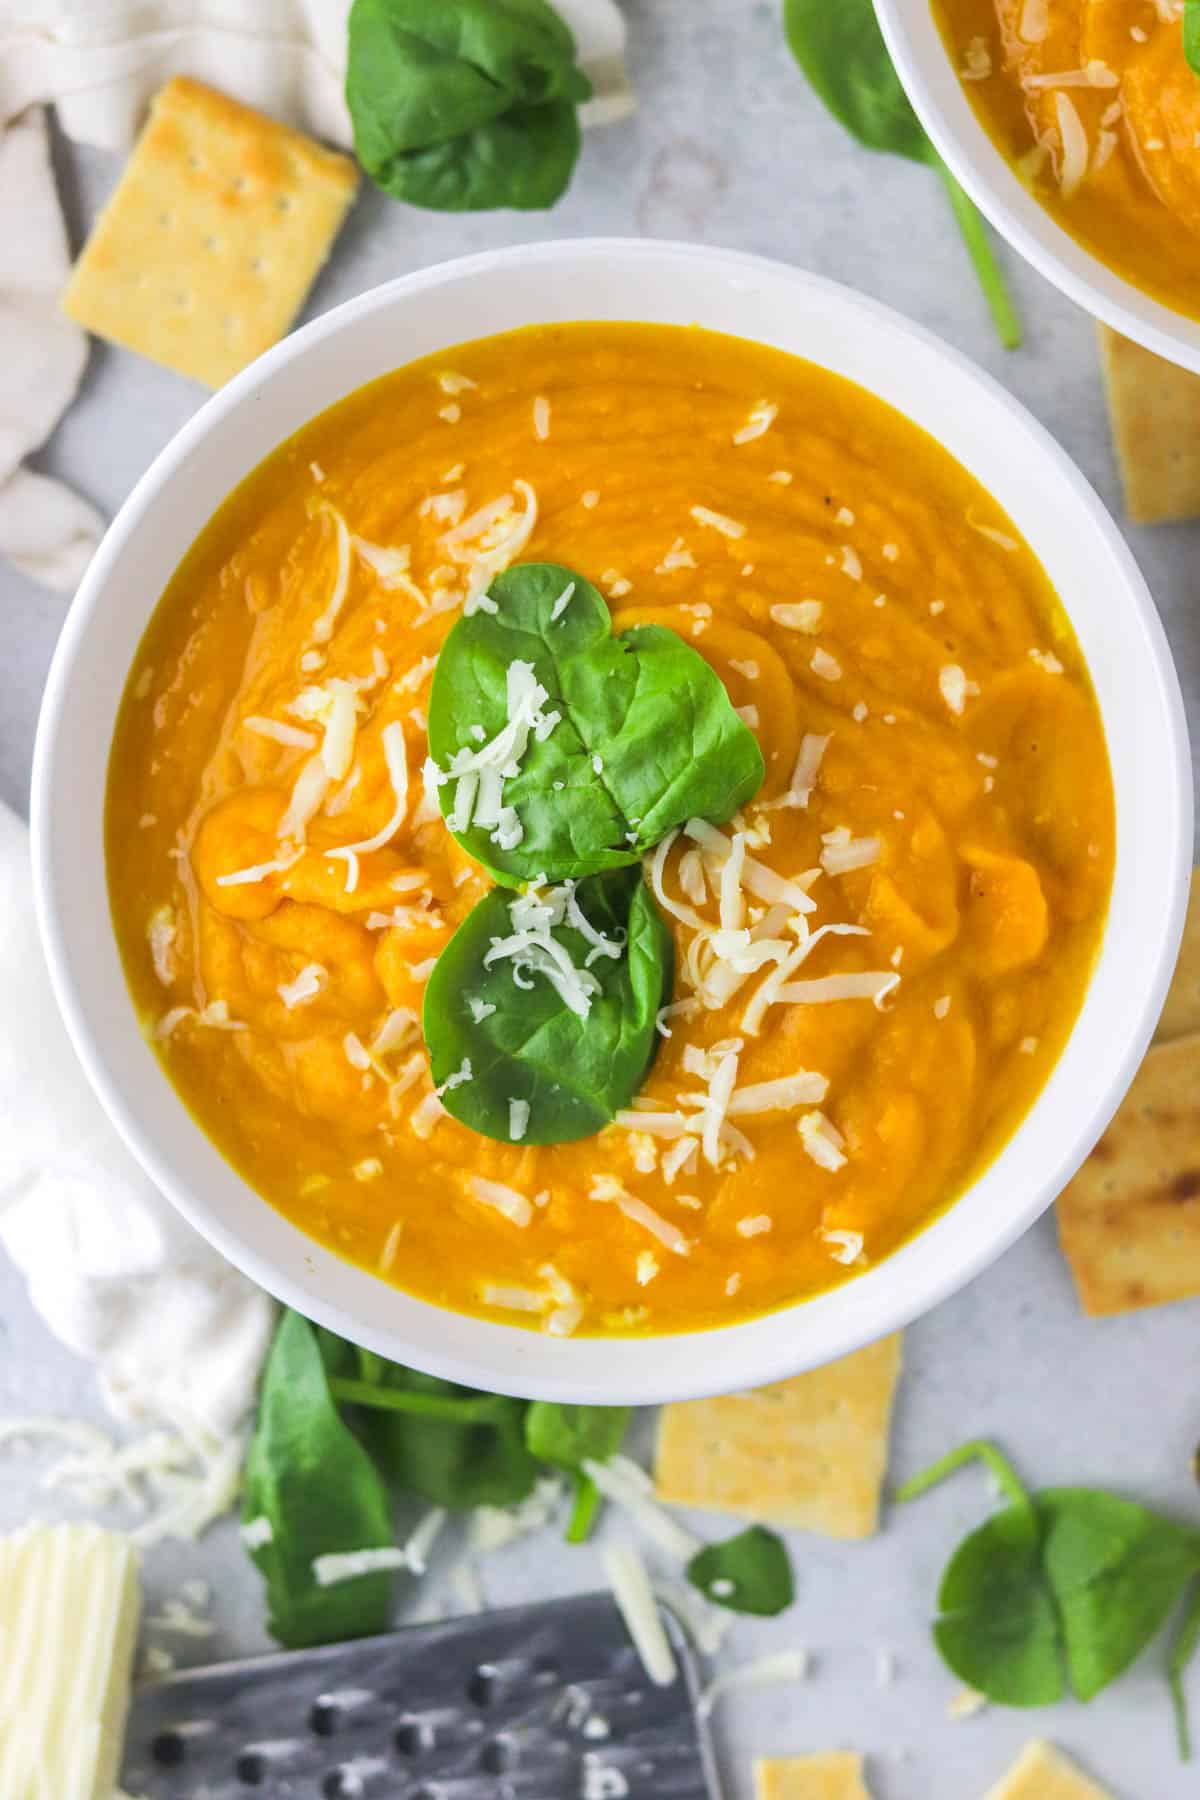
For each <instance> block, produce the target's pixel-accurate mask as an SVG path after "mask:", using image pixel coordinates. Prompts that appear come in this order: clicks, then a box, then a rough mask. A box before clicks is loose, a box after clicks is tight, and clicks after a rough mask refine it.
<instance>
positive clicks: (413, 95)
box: [346, 0, 591, 212]
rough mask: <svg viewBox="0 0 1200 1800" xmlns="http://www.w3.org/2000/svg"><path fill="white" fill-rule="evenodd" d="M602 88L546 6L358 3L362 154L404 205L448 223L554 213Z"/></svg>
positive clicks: (482, 0) (355, 68)
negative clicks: (491, 210)
mask: <svg viewBox="0 0 1200 1800" xmlns="http://www.w3.org/2000/svg"><path fill="white" fill-rule="evenodd" d="M590 93H591V84H590V83H589V81H588V79H587V77H586V76H585V75H584V74H582V73H581V71H580V70H579V69H578V68H577V67H576V63H575V42H574V39H573V38H572V36H571V33H570V31H569V29H568V28H567V26H566V24H565V23H564V21H563V20H562V19H561V18H560V16H559V15H558V13H557V12H556V11H555V10H554V8H553V7H552V6H550V5H549V4H547V0H354V4H353V6H352V7H351V9H350V23H349V46H348V62H347V72H346V101H347V104H348V106H349V108H350V117H351V120H352V122H353V126H354V148H355V151H356V153H357V156H358V159H359V161H360V162H361V163H362V165H363V168H364V169H365V170H366V171H367V174H368V175H369V176H370V177H371V179H372V180H373V181H374V182H376V183H377V185H378V186H379V187H381V188H383V189H384V190H385V191H386V192H387V193H389V194H392V195H394V197H395V198H396V199H398V200H407V201H409V202H410V203H411V204H412V205H414V206H428V207H433V208H435V209H436V210H438V211H440V212H465V211H476V210H479V209H482V208H488V207H499V206H513V207H519V208H522V209H529V208H538V207H548V206H553V204H554V202H555V201H556V200H557V199H558V198H559V196H560V195H561V194H562V193H563V192H564V191H565V189H566V187H567V185H568V183H569V182H570V179H571V175H572V172H573V170H574V168H575V163H576V161H577V159H578V156H579V120H578V116H577V113H576V107H577V105H578V103H579V102H580V101H582V100H586V99H587V98H588V95H589V94H590Z"/></svg>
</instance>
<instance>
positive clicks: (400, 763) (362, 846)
mask: <svg viewBox="0 0 1200 1800" xmlns="http://www.w3.org/2000/svg"><path fill="white" fill-rule="evenodd" d="M380 743H381V744H382V746H383V759H384V762H385V764H386V765H387V772H388V780H389V782H390V783H391V787H392V810H391V812H390V814H389V815H388V819H387V823H386V824H384V825H382V826H381V827H380V829H379V830H378V831H377V832H375V833H374V834H373V835H372V836H371V837H368V838H360V839H359V841H358V842H357V843H355V844H338V845H336V846H335V847H334V848H333V849H332V850H329V851H327V852H326V854H327V855H328V856H336V857H341V858H343V859H344V861H345V863H346V891H347V893H353V892H354V889H355V888H356V887H357V885H358V858H359V857H360V856H366V855H369V854H370V852H371V851H373V850H382V849H384V847H385V846H386V845H388V844H390V843H391V841H392V839H393V838H394V837H395V835H396V833H397V832H398V831H399V829H400V827H401V825H403V823H404V820H405V816H406V814H407V812H408V751H407V748H406V745H405V741H404V727H403V725H401V724H400V722H399V721H398V720H396V719H393V720H392V721H391V723H390V724H388V725H385V726H384V728H383V731H382V732H381V733H380Z"/></svg>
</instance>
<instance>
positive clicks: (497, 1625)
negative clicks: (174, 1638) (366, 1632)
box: [121, 1594, 719, 1800]
mask: <svg viewBox="0 0 1200 1800" xmlns="http://www.w3.org/2000/svg"><path fill="white" fill-rule="evenodd" d="M664 1623H665V1626H666V1629H667V1631H668V1633H669V1635H670V1638H671V1644H672V1648H673V1650H674V1652H675V1657H676V1661H677V1663H678V1665H679V1671H680V1673H679V1676H678V1677H677V1679H676V1680H675V1681H674V1682H673V1683H672V1685H671V1686H670V1687H656V1686H655V1685H654V1684H653V1683H652V1682H651V1681H650V1679H649V1677H648V1676H647V1674H646V1672H645V1670H644V1668H643V1667H642V1663H641V1660H640V1658H639V1657H638V1654H637V1652H636V1650H635V1649H634V1647H633V1644H632V1642H631V1641H630V1637H629V1633H628V1631H627V1629H626V1627H625V1624H624V1622H623V1620H622V1618H621V1615H620V1613H619V1612H618V1610H617V1608H616V1606H615V1604H614V1603H613V1601H612V1599H611V1597H610V1596H609V1595H607V1594H586V1595H582V1596H580V1597H579V1598H574V1599H563V1600H551V1601H546V1602H542V1603H539V1604H537V1605H533V1606H518V1607H512V1608H509V1609H506V1610H505V1611H501V1612H489V1613H477V1614H469V1615H468V1616H467V1617H465V1618H458V1619H451V1620H448V1621H447V1622H446V1623H444V1624H438V1625H420V1626H412V1627H409V1628H407V1629H404V1630H400V1631H395V1632H391V1633H389V1634H388V1635H387V1636H385V1637H376V1638H360V1639H357V1640H356V1641H355V1642H353V1643H349V1644H331V1645H328V1646H326V1647H324V1648H321V1649H317V1650H299V1651H291V1652H286V1653H284V1654H280V1655H274V1656H260V1657H254V1658H250V1659H247V1660H245V1661H241V1662H230V1663H220V1664H216V1665H214V1666H213V1667H211V1668H207V1669H198V1670H195V1671H192V1672H188V1673H181V1674H179V1675H173V1676H169V1677H168V1678H167V1679H166V1680H164V1681H160V1682H156V1683H154V1684H153V1685H152V1686H149V1687H146V1688H143V1689H142V1690H141V1691H140V1692H139V1693H138V1694H137V1695H136V1696H135V1699H134V1702H133V1708H132V1711H131V1714H130V1720H129V1732H128V1737H127V1741H126V1752H125V1761H124V1765H123V1770H122V1776H121V1785H122V1787H123V1789H124V1790H125V1792H126V1793H127V1794H129V1795H133V1796H137V1797H138V1800H285V1796H286V1800H719V1791H718V1787H717V1783H716V1778H715V1772H714V1768H713V1762H712V1756H711V1751H710V1749H709V1745H708V1742H707V1737H706V1733H705V1730H704V1727H703V1725H702V1724H701V1722H700V1720H699V1719H698V1717H697V1713H696V1697H697V1690H696V1671H695V1665H694V1663H693V1661H692V1658H691V1656H690V1654H689V1652H688V1650H687V1648H686V1646H685V1645H684V1643H683V1642H682V1639H681V1637H680V1633H679V1631H678V1628H677V1627H676V1625H675V1623H674V1621H673V1620H672V1619H671V1618H670V1616H669V1615H665V1614H664Z"/></svg>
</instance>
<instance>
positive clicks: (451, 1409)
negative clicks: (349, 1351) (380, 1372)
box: [329, 1375, 504, 1425]
mask: <svg viewBox="0 0 1200 1800" xmlns="http://www.w3.org/2000/svg"><path fill="white" fill-rule="evenodd" d="M329 1391H330V1393H331V1394H332V1395H333V1397H334V1399H335V1400H344V1401H345V1402H346V1403H347V1404H348V1405H350V1406H375V1407H378V1408H379V1409H380V1411H382V1412H400V1413H415V1414H417V1415H418V1416H419V1417H421V1418H425V1419H448V1420H449V1421H450V1423H451V1424H453V1425H490V1424H492V1423H494V1421H495V1420H496V1418H497V1417H498V1416H499V1414H500V1411H501V1409H502V1408H503V1406H504V1401H503V1400H502V1399H500V1398H499V1397H498V1396H496V1395H492V1394H487V1395H485V1396H484V1397H483V1398H482V1399H479V1400H457V1399H455V1398H454V1396H453V1395H441V1394H409V1393H406V1392H405V1391H404V1389H403V1388H389V1387H379V1386H377V1385H376V1383H375V1382H373V1381H354V1380H352V1379H351V1378H350V1377H349V1376H345V1375H335V1376H334V1377H333V1379H332V1380H331V1381H330V1383H329Z"/></svg>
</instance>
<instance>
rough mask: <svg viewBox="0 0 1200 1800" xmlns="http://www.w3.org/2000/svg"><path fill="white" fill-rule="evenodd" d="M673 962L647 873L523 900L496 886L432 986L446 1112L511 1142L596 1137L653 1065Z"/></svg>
mask: <svg viewBox="0 0 1200 1800" xmlns="http://www.w3.org/2000/svg"><path fill="white" fill-rule="evenodd" d="M551 921H554V922H553V923H551ZM672 964H673V952H672V944H671V935H670V933H669V931H668V930H667V928H666V926H665V924H664V923H663V921H662V919H661V918H660V917H659V914H658V911H657V908H656V907H655V905H654V902H653V900H652V899H651V898H650V895H649V893H648V892H647V889H646V886H645V884H644V882H643V880H642V875H641V870H640V869H621V870H617V871H615V872H614V873H613V874H611V875H606V876H596V877H593V878H592V879H591V880H590V881H585V882H580V883H579V884H578V886H576V885H575V884H573V883H567V884H565V885H564V886H563V887H562V888H557V889H556V888H550V889H537V890H530V892H529V893H527V894H523V895H519V896H518V895H514V894H513V892H512V890H511V889H505V888H493V889H492V891H491V892H490V893H489V894H486V895H485V896H484V898H483V899H482V900H481V901H480V902H479V903H478V905H477V906H476V907H475V908H474V910H473V911H472V912H471V913H470V914H469V916H468V917H467V918H466V919H465V920H464V922H463V923H462V924H461V925H460V926H459V928H458V930H457V931H456V932H455V934H454V936H453V937H452V938H451V940H450V942H449V943H448V944H447V946H446V948H445V949H444V950H443V951H442V954H441V955H440V956H439V958H438V960H437V963H436V965H435V966H434V969H433V973H432V974H431V975H430V977H429V981H428V983H427V985H426V988H425V1004H424V1013H423V1024H424V1031H425V1042H426V1045H427V1046H428V1049H429V1060H430V1066H431V1070H432V1074H433V1080H434V1083H435V1085H436V1086H437V1088H438V1090H439V1092H440V1094H441V1098H442V1104H443V1106H445V1108H446V1109H447V1111H448V1112H450V1113H452V1114H453V1115H454V1117H455V1118H456V1119H459V1120H461V1122H462V1123H463V1124H464V1125H469V1126H470V1127H471V1129H472V1130H473V1131H478V1132H481V1133H482V1134H483V1136H484V1137H490V1138H497V1139H499V1140H501V1141H502V1142H505V1143H518V1142H519V1143H526V1144H558V1143H565V1142H567V1141H568V1140H570V1139H573V1138H581V1137H588V1136H590V1135H591V1134H592V1133H593V1132H596V1131H600V1130H601V1129H602V1128H603V1127H604V1126H605V1125H607V1124H608V1123H609V1122H610V1121H611V1120H612V1118H613V1117H614V1116H615V1114H616V1113H617V1112H618V1111H619V1110H620V1109H621V1108H622V1107H623V1106H626V1105H628V1104H629V1102H630V1100H631V1099H632V1098H633V1096H634V1094H635V1093H636V1092H637V1091H638V1088H639V1087H640V1086H641V1084H642V1080H643V1078H644V1076H645V1074H646V1071H647V1069H648V1068H649V1066H650V1063H651V1061H652V1060H653V1057H654V1052H655V1048H656V1046H657V1034H656V1031H655V1017H656V1015H657V1013H658V1010H659V1008H660V1007H661V1006H663V1005H664V1004H665V1002H666V1001H667V1000H668V999H669V998H670V993H671V977H672Z"/></svg>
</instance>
